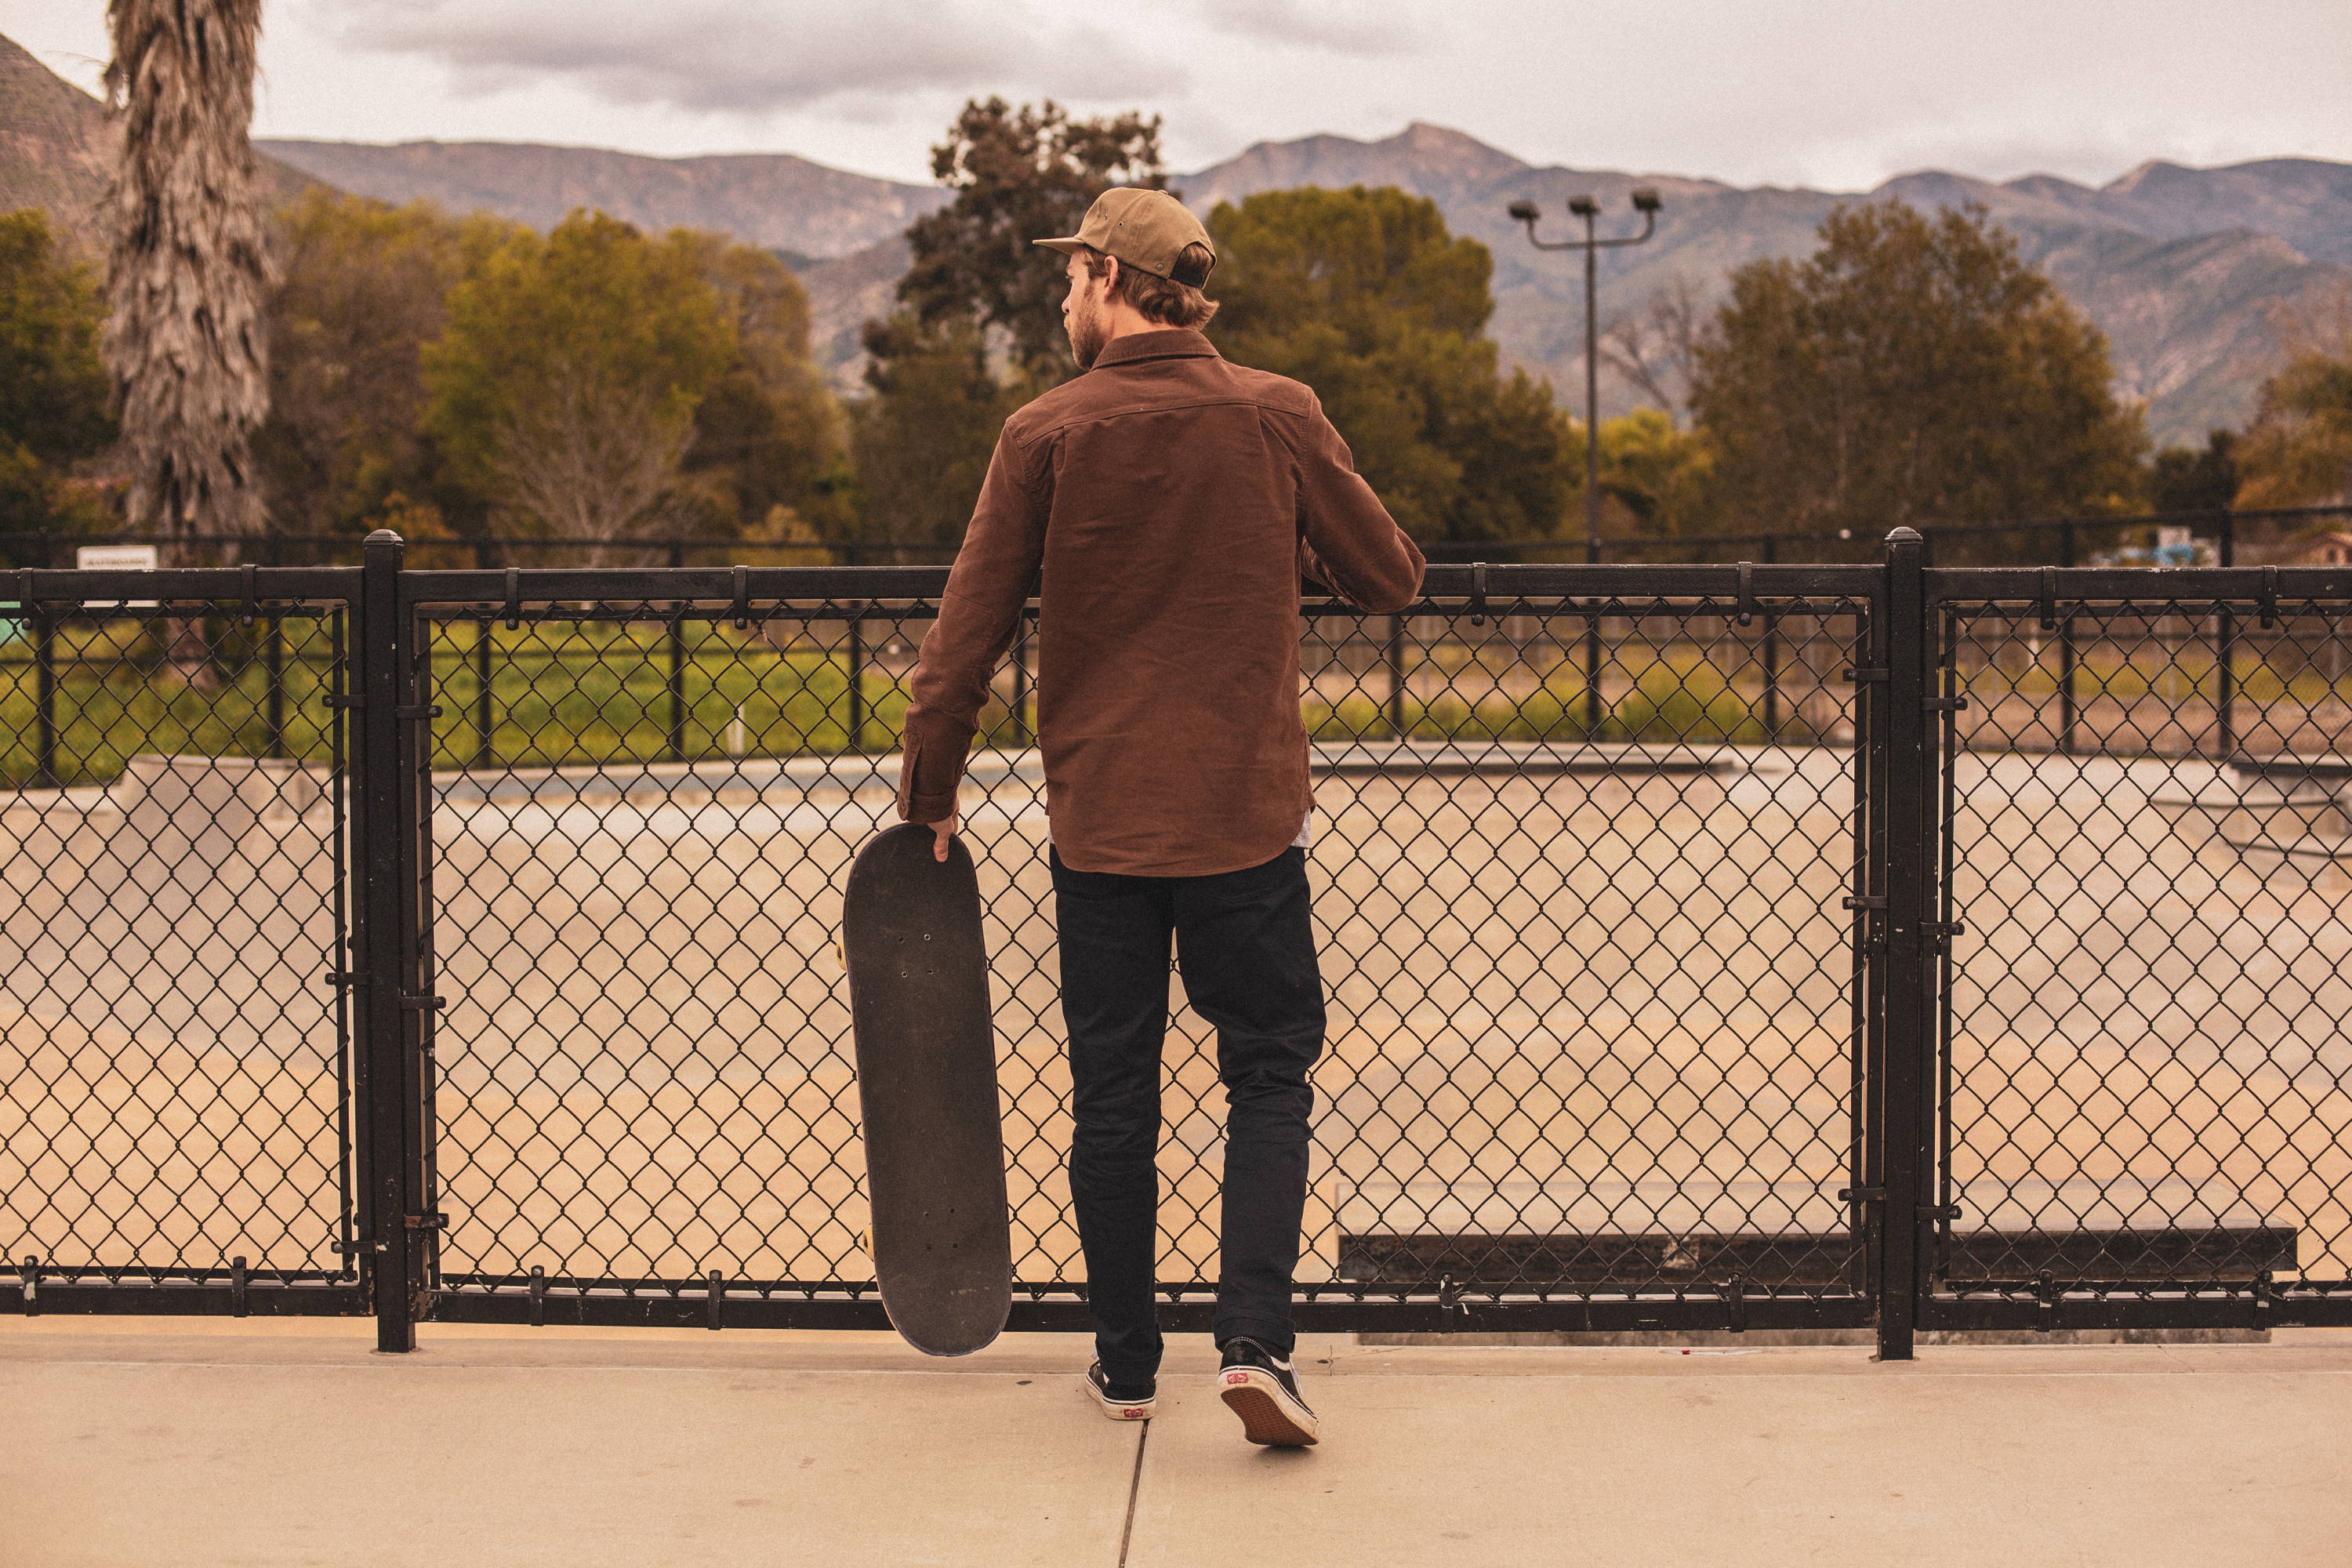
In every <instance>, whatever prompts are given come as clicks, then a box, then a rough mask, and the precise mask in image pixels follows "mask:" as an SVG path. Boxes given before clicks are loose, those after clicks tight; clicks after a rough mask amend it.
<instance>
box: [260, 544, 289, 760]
mask: <svg viewBox="0 0 2352 1568" xmlns="http://www.w3.org/2000/svg"><path fill="white" fill-rule="evenodd" d="M269 563H270V564H271V565H272V566H283V565H285V564H286V541H285V539H284V538H283V537H282V536H281V535H278V534H275V533H273V534H271V535H270V536H269ZM263 624H264V625H265V626H268V631H267V632H265V633H264V634H263V636H264V637H267V638H268V640H267V641H266V642H264V643H263V644H262V649H261V667H262V670H263V673H264V676H265V678H266V679H268V682H269V690H268V725H269V754H270V755H271V756H272V757H283V756H285V754H286V617H285V616H281V615H278V614H277V613H276V612H275V611H273V612H271V613H270V614H269V616H267V617H266V618H265V620H264V622H263Z"/></svg>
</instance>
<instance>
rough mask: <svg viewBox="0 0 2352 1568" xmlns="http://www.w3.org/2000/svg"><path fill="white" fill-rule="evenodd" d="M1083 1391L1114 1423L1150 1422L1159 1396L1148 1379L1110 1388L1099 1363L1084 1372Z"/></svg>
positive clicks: (1110, 1384) (1111, 1384) (1109, 1382)
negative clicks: (1084, 1384) (1084, 1387)
mask: <svg viewBox="0 0 2352 1568" xmlns="http://www.w3.org/2000/svg"><path fill="white" fill-rule="evenodd" d="M1086 1387H1087V1398H1089V1399H1091V1400H1093V1401H1094V1402H1095V1404H1096V1405H1098V1406H1099V1407H1100V1408H1101V1410H1102V1413H1103V1414H1104V1415H1108V1416H1109V1417H1110V1418H1111V1419H1112V1420H1114V1421H1149V1420H1150V1419H1151V1406H1152V1405H1153V1403H1154V1401H1155V1399H1156V1397H1157V1396H1158V1394H1159V1392H1160V1391H1159V1390H1158V1389H1157V1388H1156V1387H1154V1386H1153V1385H1152V1382H1151V1380H1150V1379H1148V1378H1147V1379H1146V1380H1144V1381H1143V1382H1141V1383H1122V1384H1113V1383H1112V1382H1111V1381H1110V1380H1109V1379H1108V1378H1107V1377H1105V1376H1104V1375H1103V1368H1102V1363H1100V1362H1097V1363H1094V1364H1093V1365H1092V1366H1090V1367H1088V1368H1087V1384H1086Z"/></svg>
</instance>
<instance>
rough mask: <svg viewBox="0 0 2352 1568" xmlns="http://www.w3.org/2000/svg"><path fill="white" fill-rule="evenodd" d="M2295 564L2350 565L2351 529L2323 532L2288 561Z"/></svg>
mask: <svg viewBox="0 0 2352 1568" xmlns="http://www.w3.org/2000/svg"><path fill="white" fill-rule="evenodd" d="M2289 564H2291V565H2295V566H2352V530H2346V529H2340V528H2339V529H2337V530H2336V531H2335V532H2333V533H2323V534H2321V535H2320V536H2319V537H2318V538H2316V539H2315V540H2312V541H2311V542H2308V543H2307V544H2305V546H2304V547H2303V548H2302V550H2301V551H2299V552H2296V554H2295V556H2294V560H2293V561H2292V562H2291V563H2289Z"/></svg>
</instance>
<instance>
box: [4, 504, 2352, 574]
mask: <svg viewBox="0 0 2352 1568" xmlns="http://www.w3.org/2000/svg"><path fill="white" fill-rule="evenodd" d="M2327 518H2352V505H2346V504H2341V503H2337V504H2330V505H2324V506H2287V507H2250V508H2235V507H2200V508H2193V509H2190V510H2179V511H2143V512H2126V513H2115V514H2111V515H2109V514H2093V513H2077V514H2074V515H2070V516H2060V517H2035V518H2003V519H1996V520H1993V521H1982V522H1961V521H1935V520H1932V519H1930V520H1928V521H1925V522H1922V523H1919V524H1917V525H1916V526H1917V527H1918V528H1919V529H1920V530H1921V531H1923V532H1926V533H1928V534H1932V535H1935V536H1937V537H1938V538H1957V537H1975V536H1984V535H1991V534H2004V533H2032V532H2040V531H2063V530H2066V529H2098V528H2135V527H2137V528H2145V527H2150V526H2161V525H2164V524H2168V523H2170V524H2187V525H2190V526H2195V525H2198V524H2207V525H2210V524H2213V523H2217V522H2220V523H2223V524H2225V525H2234V524H2236V523H2242V522H2316V521H2322V520H2324V519H2327ZM1878 539H1879V532H1878V531H1873V530H1871V529H1867V528H1844V529H1818V528H1816V529H1806V528H1784V529H1766V530H1760V531H1751V532H1747V533H1717V534H1689V535H1654V536H1653V535H1640V534H1637V535H1629V536H1619V537H1612V538H1609V539H1606V540H1603V541H1602V542H1601V545H1602V548H1603V549H1604V550H1610V551H1617V550H1635V551H1653V550H1687V549H1704V550H1722V549H1728V548H1733V547H1737V546H1741V545H1770V546H1775V547H1777V546H1783V545H1790V546H1801V545H1803V544H1805V543H1808V542H1822V543H1834V544H1842V545H1843V544H1863V545H1874V544H1875V543H1876V542H1878ZM361 543H362V537H361V536H360V535H357V534H351V533H319V532H302V533H295V532H288V533H266V534H231V533H198V534H185V535H180V534H163V533H142V532H136V531H124V530H117V531H111V532H105V533H76V532H68V531H58V530H53V529H25V530H16V531H0V548H14V547H22V546H26V545H37V546H42V547H45V548H50V549H57V548H62V547H65V546H69V545H79V544H154V545H166V546H168V545H188V546H194V547H198V548H210V547H214V546H229V545H235V546H238V547H258V548H261V549H264V550H268V549H272V548H284V547H287V546H311V547H326V548H331V549H346V550H352V551H357V550H358V549H359V548H360V545H361ZM415 543H417V544H419V545H427V546H431V547H433V548H435V549H439V550H471V551H476V552H483V551H489V552H501V553H504V552H515V551H560V550H582V549H609V550H636V551H651V552H684V551H725V550H732V551H744V550H750V551H757V552H762V553H778V552H789V551H793V550H807V549H812V548H814V549H823V550H829V551H833V552H836V553H844V554H849V555H852V556H856V555H861V554H872V555H885V554H899V555H907V554H940V555H946V554H952V553H953V552H954V548H955V547H954V545H953V544H952V543H940V542H908V541H895V540H882V539H852V540H832V541H824V542H803V541H795V540H780V541H767V542H753V541H746V540H740V539H727V538H707V537H699V536H680V537H668V536H664V537H657V538H646V539H616V540H608V541H602V542H583V541H580V540H572V539H549V538H531V537H525V536H520V535H508V534H499V535H490V536H485V537H471V536H469V537H467V538H462V539H434V540H420V541H415ZM1583 548H1584V541H1583V540H1582V539H1580V538H1570V537H1563V538H1556V539H1497V540H1450V539H1449V540H1429V541H1424V542H1423V549H1424V550H1425V551H1428V552H1431V553H1432V554H1433V555H1435V554H1437V553H1439V552H1443V553H1444V555H1446V556H1447V557H1449V558H1452V559H1455V560H1475V558H1476V557H1477V554H1478V552H1481V551H1492V552H1519V551H1525V550H1581V549H1583Z"/></svg>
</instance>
